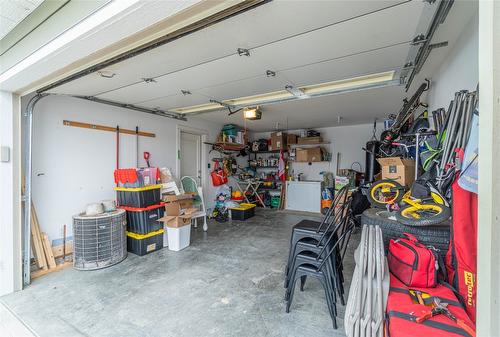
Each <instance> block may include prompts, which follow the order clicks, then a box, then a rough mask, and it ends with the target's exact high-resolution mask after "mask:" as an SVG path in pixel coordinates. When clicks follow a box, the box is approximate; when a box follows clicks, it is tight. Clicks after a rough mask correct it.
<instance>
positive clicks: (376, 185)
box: [366, 179, 404, 209]
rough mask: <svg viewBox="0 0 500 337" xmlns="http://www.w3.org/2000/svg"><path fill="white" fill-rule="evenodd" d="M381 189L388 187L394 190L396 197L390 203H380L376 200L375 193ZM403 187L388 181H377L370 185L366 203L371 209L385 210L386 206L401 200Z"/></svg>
mask: <svg viewBox="0 0 500 337" xmlns="http://www.w3.org/2000/svg"><path fill="white" fill-rule="evenodd" d="M383 187H390V188H391V189H392V190H396V192H395V193H396V196H395V197H394V199H391V200H390V201H381V200H379V199H377V198H376V193H377V191H378V190H379V189H381V188H383ZM403 195H404V187H403V186H401V184H400V183H398V182H397V181H394V180H390V179H384V180H378V181H376V182H374V183H373V184H372V186H371V187H370V189H369V190H368V193H367V196H366V197H367V198H368V201H370V204H371V205H372V206H373V207H377V208H384V209H385V208H386V206H387V205H392V204H397V203H399V202H400V201H401V200H402V199H403Z"/></svg>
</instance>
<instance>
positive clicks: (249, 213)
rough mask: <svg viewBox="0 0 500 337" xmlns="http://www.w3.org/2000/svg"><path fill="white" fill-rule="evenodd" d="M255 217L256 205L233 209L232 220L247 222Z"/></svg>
mask: <svg viewBox="0 0 500 337" xmlns="http://www.w3.org/2000/svg"><path fill="white" fill-rule="evenodd" d="M254 215H255V204H245V203H242V204H240V207H235V208H231V220H246V219H248V218H251V217H253V216H254Z"/></svg>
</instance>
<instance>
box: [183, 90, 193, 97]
mask: <svg viewBox="0 0 500 337" xmlns="http://www.w3.org/2000/svg"><path fill="white" fill-rule="evenodd" d="M181 93H182V94H183V95H184V96H186V95H191V91H189V90H184V89H181Z"/></svg>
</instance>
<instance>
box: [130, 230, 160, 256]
mask: <svg viewBox="0 0 500 337" xmlns="http://www.w3.org/2000/svg"><path fill="white" fill-rule="evenodd" d="M163 232H165V230H164V229H159V230H157V231H154V232H151V233H148V234H136V233H131V232H127V251H128V252H130V253H133V254H136V255H139V256H143V255H146V254H149V253H152V252H155V251H157V250H160V249H162V248H163Z"/></svg>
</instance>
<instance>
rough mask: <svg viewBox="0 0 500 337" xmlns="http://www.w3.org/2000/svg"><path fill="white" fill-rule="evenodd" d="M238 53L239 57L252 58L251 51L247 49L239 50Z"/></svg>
mask: <svg viewBox="0 0 500 337" xmlns="http://www.w3.org/2000/svg"><path fill="white" fill-rule="evenodd" d="M237 52H238V55H239V56H250V50H248V49H245V48H238V49H237Z"/></svg>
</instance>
